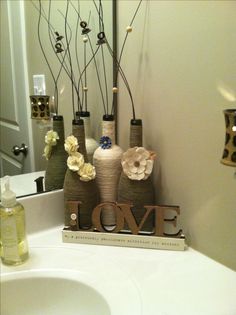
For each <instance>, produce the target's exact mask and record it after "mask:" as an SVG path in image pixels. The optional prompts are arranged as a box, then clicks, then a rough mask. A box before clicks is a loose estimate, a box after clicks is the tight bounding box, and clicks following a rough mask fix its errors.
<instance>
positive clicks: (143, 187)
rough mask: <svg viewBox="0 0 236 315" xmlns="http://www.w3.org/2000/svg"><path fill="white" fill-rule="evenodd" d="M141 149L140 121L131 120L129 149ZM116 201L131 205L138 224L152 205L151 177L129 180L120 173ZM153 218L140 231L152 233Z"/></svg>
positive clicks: (153, 196)
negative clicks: (147, 207)
mask: <svg viewBox="0 0 236 315" xmlns="http://www.w3.org/2000/svg"><path fill="white" fill-rule="evenodd" d="M136 146H137V147H142V120H141V119H135V120H134V119H133V120H131V122H130V147H131V148H132V147H136ZM118 201H119V202H125V203H132V204H133V209H132V211H133V215H134V217H135V220H136V222H137V224H139V223H140V222H141V220H142V218H143V216H144V214H145V212H146V210H145V209H144V206H145V205H154V203H155V195H154V188H153V184H152V179H151V177H148V178H147V179H146V180H131V179H129V178H128V177H127V176H126V175H125V173H124V172H123V171H122V173H121V176H120V181H119V186H118ZM153 227H154V217H153V215H150V216H149V217H148V219H147V220H146V221H145V223H144V225H143V228H142V230H143V231H152V229H153Z"/></svg>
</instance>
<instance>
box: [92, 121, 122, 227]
mask: <svg viewBox="0 0 236 315" xmlns="http://www.w3.org/2000/svg"><path fill="white" fill-rule="evenodd" d="M102 135H103V137H102V138H101V142H102V141H103V140H102V139H104V143H103V142H102V143H101V146H100V147H99V148H97V149H96V151H95V152H94V156H93V164H94V166H95V169H96V181H97V185H98V190H99V194H100V201H101V202H106V201H109V202H116V201H117V188H118V183H119V178H120V173H121V156H122V153H123V151H122V149H121V148H120V147H119V146H118V145H116V143H115V121H114V117H113V116H112V115H104V116H103V122H102ZM102 223H103V224H104V225H105V226H114V225H115V224H116V217H115V213H114V210H113V209H112V207H109V206H106V207H104V208H103V210H102Z"/></svg>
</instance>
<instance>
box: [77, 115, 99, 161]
mask: <svg viewBox="0 0 236 315" xmlns="http://www.w3.org/2000/svg"><path fill="white" fill-rule="evenodd" d="M76 115H77V116H78V117H80V118H81V119H83V121H84V132H85V146H86V151H87V156H88V161H89V162H90V163H93V154H94V152H95V150H96V149H97V148H98V143H97V141H96V140H95V139H93V138H92V135H91V134H92V133H91V122H90V112H87V111H82V112H77V113H76Z"/></svg>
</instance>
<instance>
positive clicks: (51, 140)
mask: <svg viewBox="0 0 236 315" xmlns="http://www.w3.org/2000/svg"><path fill="white" fill-rule="evenodd" d="M58 139H59V136H58V133H57V132H56V131H53V130H49V131H48V132H47V133H46V136H45V143H46V144H48V145H50V146H54V145H56V144H57V140H58Z"/></svg>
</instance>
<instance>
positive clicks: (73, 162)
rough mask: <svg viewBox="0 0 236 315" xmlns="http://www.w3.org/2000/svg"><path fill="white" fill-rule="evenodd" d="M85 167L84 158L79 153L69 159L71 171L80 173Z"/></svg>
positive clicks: (68, 163) (68, 164)
mask: <svg viewBox="0 0 236 315" xmlns="http://www.w3.org/2000/svg"><path fill="white" fill-rule="evenodd" d="M83 165H84V157H83V155H82V154H80V153H79V152H76V153H74V154H73V155H70V156H69V157H68V159H67V166H68V167H69V169H70V170H71V171H74V172H78V171H79V169H80V168H81V167H82V166H83Z"/></svg>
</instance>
